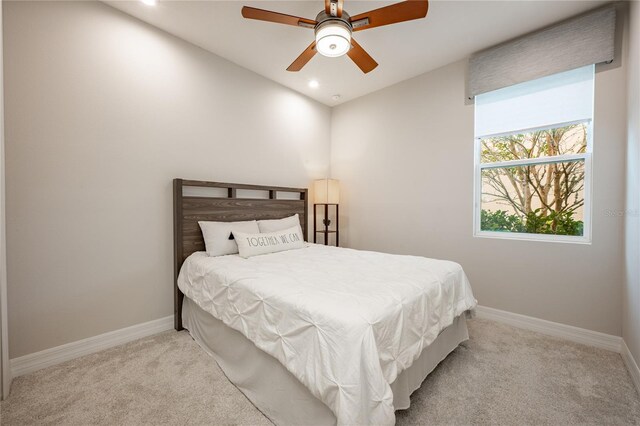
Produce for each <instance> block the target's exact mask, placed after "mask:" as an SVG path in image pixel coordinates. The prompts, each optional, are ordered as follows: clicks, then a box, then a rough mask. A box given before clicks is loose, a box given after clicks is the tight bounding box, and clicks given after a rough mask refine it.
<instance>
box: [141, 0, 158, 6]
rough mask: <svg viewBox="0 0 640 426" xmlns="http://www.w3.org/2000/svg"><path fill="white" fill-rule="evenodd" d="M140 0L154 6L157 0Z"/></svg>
mask: <svg viewBox="0 0 640 426" xmlns="http://www.w3.org/2000/svg"><path fill="white" fill-rule="evenodd" d="M140 1H141V2H142V3H144V4H146V5H147V6H155V5H156V3H157V0H140Z"/></svg>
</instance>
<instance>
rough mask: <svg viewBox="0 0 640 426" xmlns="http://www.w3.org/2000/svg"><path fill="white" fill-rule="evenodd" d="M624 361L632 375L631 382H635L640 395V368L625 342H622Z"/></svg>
mask: <svg viewBox="0 0 640 426" xmlns="http://www.w3.org/2000/svg"><path fill="white" fill-rule="evenodd" d="M621 355H622V359H623V360H624V363H625V365H626V366H627V370H629V374H630V375H631V380H633V384H634V385H636V389H637V390H638V393H639V394H640V368H639V367H638V364H637V363H636V360H635V359H634V358H633V355H632V354H631V351H630V350H629V347H627V344H626V343H625V341H624V340H623V341H622V352H621Z"/></svg>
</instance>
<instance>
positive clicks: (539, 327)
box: [476, 306, 622, 353]
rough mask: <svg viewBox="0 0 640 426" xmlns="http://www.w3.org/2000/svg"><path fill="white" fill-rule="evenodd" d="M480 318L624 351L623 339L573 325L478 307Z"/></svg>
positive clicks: (477, 311) (602, 347)
mask: <svg viewBox="0 0 640 426" xmlns="http://www.w3.org/2000/svg"><path fill="white" fill-rule="evenodd" d="M476 314H477V315H478V318H486V319H489V320H493V321H498V322H502V323H505V324H508V325H511V326H513V327H518V328H524V329H526V330H531V331H536V332H538V333H542V334H546V335H548V336H553V337H559V338H561V339H566V340H570V341H572V342H576V343H582V344H583V345H589V346H594V347H596V348H601V349H606V350H609V351H613V352H617V353H620V351H621V349H622V337H620V336H612V335H610V334H605V333H600V332H598V331H591V330H587V329H584V328H579V327H574V326H571V325H565V324H560V323H557V322H552V321H547V320H543V319H539V318H534V317H528V316H526V315H520V314H514V313H512V312H507V311H501V310H499V309H494V308H489V307H486V306H478V307H477V308H476Z"/></svg>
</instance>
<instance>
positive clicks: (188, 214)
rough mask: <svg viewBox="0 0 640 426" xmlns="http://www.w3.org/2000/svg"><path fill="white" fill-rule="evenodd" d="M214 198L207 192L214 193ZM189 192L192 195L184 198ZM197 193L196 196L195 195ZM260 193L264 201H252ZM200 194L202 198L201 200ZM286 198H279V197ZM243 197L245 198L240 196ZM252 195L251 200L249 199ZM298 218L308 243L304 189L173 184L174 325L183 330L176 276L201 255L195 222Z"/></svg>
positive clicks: (181, 296)
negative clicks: (192, 257) (194, 255)
mask: <svg viewBox="0 0 640 426" xmlns="http://www.w3.org/2000/svg"><path fill="white" fill-rule="evenodd" d="M215 188H218V189H217V191H218V192H221V193H217V194H215V195H214V196H209V195H207V194H206V192H207V191H208V190H209V191H215ZM185 192H192V193H193V194H192V195H188V194H186V195H185ZM196 192H198V194H197V195H195V193H196ZM258 193H260V194H261V195H263V198H255V195H256V194H258ZM200 194H203V196H200ZM279 194H280V195H284V194H287V195H288V196H287V197H286V198H285V197H282V198H278V195H279ZM243 195H244V196H243ZM248 195H253V196H254V198H250V197H248ZM296 213H297V214H298V215H300V226H302V231H303V234H304V239H305V241H307V223H308V220H307V189H306V188H284V187H278V186H262V185H245V184H238V183H219V182H203V181H195V180H184V179H174V180H173V235H174V248H173V250H174V274H175V276H174V297H173V301H174V316H175V317H174V325H175V329H176V330H178V331H179V330H182V300H183V298H184V295H183V294H182V292H181V291H180V289H179V288H178V274H179V273H180V268H181V267H182V263H183V262H184V260H185V259H186V258H187V257H188V256H189V255H191V254H192V253H194V252H196V251H204V249H205V248H204V239H203V238H202V232H201V231H200V226H199V225H198V221H200V220H210V221H217V222H235V221H242V220H253V219H255V220H261V219H281V218H283V217H287V216H291V215H294V214H296Z"/></svg>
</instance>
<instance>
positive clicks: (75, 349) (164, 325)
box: [11, 315, 173, 378]
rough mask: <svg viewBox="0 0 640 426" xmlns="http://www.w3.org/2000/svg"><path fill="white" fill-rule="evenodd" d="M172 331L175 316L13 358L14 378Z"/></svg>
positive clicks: (12, 373) (12, 369)
mask: <svg viewBox="0 0 640 426" xmlns="http://www.w3.org/2000/svg"><path fill="white" fill-rule="evenodd" d="M172 328H173V315H171V316H168V317H165V318H160V319H157V320H153V321H149V322H145V323H142V324H137V325H133V326H131V327H126V328H122V329H120V330H115V331H110V332H108V333H104V334H100V335H98V336H93V337H89V338H87V339H82V340H78V341H77V342H71V343H67V344H65V345H62V346H56V347H55V348H50V349H45V350H44V351H40V352H35V353H32V354H29V355H25V356H21V357H18V358H14V359H12V360H11V375H12V377H14V378H15V377H18V376H21V375H23V374H28V373H31V372H34V371H36V370H40V369H42V368H45V367H50V366H52V365H56V364H60V363H62V362H65V361H69V360H72V359H74V358H78V357H81V356H84V355H89V354H92V353H95V352H99V351H101V350H104V349H108V348H112V347H114V346H118V345H122V344H123V343H127V342H131V341H133V340H137V339H141V338H143V337H147V336H151V335H154V334H157V333H160V332H163V331H167V330H171V329H172Z"/></svg>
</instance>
